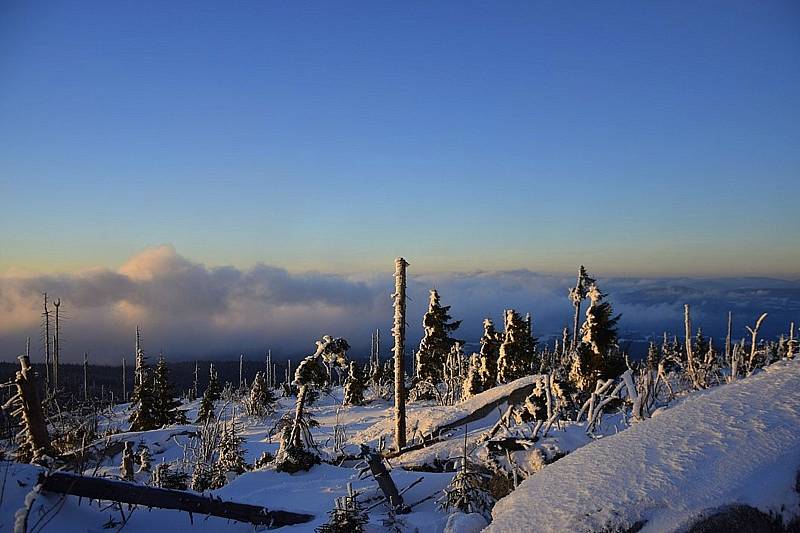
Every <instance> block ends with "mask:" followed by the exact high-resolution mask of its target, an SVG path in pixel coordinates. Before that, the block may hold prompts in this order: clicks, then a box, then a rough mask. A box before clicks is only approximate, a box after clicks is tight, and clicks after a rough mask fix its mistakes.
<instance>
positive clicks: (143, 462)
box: [136, 441, 153, 472]
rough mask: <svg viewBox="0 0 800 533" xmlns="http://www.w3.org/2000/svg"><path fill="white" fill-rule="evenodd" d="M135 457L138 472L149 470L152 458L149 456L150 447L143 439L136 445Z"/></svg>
mask: <svg viewBox="0 0 800 533" xmlns="http://www.w3.org/2000/svg"><path fill="white" fill-rule="evenodd" d="M136 457H137V459H138V460H137V462H138V463H139V472H149V471H150V468H151V463H152V460H153V459H152V457H151V456H150V448H148V447H147V444H145V443H144V441H141V442H139V445H138V446H137V447H136Z"/></svg>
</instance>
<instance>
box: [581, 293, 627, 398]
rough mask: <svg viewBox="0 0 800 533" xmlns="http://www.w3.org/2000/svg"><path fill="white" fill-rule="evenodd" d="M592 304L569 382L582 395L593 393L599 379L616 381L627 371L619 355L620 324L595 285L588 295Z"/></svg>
mask: <svg viewBox="0 0 800 533" xmlns="http://www.w3.org/2000/svg"><path fill="white" fill-rule="evenodd" d="M587 296H588V297H589V300H590V302H591V303H590V304H589V308H588V309H587V310H586V321H585V322H584V323H583V325H582V326H581V335H582V341H581V344H580V345H579V346H578V349H577V350H576V353H575V360H574V361H573V365H572V369H571V370H570V379H571V380H572V381H573V383H574V384H575V386H576V387H577V388H578V389H579V390H581V391H583V392H591V391H592V390H593V389H594V386H595V383H597V380H598V379H608V378H610V377H616V376H617V375H618V374H620V373H621V372H622V371H623V370H624V362H623V361H622V358H621V357H619V354H618V353H617V322H619V318H620V315H616V316H615V315H614V311H613V309H612V307H611V304H610V303H609V302H606V301H605V296H606V295H605V294H603V293H602V292H601V291H600V289H599V288H598V287H597V284H596V283H593V284H592V285H591V286H590V287H589V290H588V291H587Z"/></svg>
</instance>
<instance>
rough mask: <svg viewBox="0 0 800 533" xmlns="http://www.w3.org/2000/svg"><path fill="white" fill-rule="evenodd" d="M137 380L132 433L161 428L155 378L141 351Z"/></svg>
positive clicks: (132, 397) (134, 387) (131, 420)
mask: <svg viewBox="0 0 800 533" xmlns="http://www.w3.org/2000/svg"><path fill="white" fill-rule="evenodd" d="M137 365H138V368H137V379H136V380H135V383H134V386H133V394H131V403H132V404H133V412H132V413H131V416H130V418H129V421H130V423H131V428H130V430H131V431H149V430H151V429H158V428H160V427H161V417H160V416H159V412H158V407H157V405H156V398H155V395H154V390H153V389H154V377H153V373H152V372H151V370H150V367H149V366H148V364H147V358H146V357H145V355H144V352H143V351H142V350H141V349H140V350H138V353H137Z"/></svg>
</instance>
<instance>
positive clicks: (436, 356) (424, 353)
mask: <svg viewBox="0 0 800 533" xmlns="http://www.w3.org/2000/svg"><path fill="white" fill-rule="evenodd" d="M448 311H450V306H449V305H446V306H443V305H441V303H440V302H439V293H438V292H437V291H436V290H435V289H433V290H431V291H430V300H429V303H428V312H427V313H425V316H424V317H423V319H422V327H423V329H424V331H425V335H424V337H423V338H422V340H421V341H420V343H419V350H418V351H417V378H418V379H420V380H426V381H430V382H431V383H439V382H441V381H442V378H443V376H442V372H443V368H444V363H445V360H446V359H447V355H448V354H449V353H450V349H451V348H452V347H453V345H454V344H455V343H456V342H461V343H463V342H464V341H459V340H458V339H454V338H452V337H450V334H451V333H452V332H454V331H455V330H457V329H458V327H459V326H460V325H461V321H460V320H455V321H453V322H450V319H451V318H452V317H451V316H450V315H449V314H448Z"/></svg>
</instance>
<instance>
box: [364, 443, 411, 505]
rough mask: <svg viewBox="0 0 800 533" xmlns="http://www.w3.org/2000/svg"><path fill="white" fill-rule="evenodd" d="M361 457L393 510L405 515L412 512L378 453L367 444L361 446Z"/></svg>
mask: <svg viewBox="0 0 800 533" xmlns="http://www.w3.org/2000/svg"><path fill="white" fill-rule="evenodd" d="M361 457H363V458H364V460H365V461H366V462H367V465H368V466H369V469H370V472H371V473H372V477H374V478H375V481H376V482H377V483H378V487H379V488H380V489H381V492H383V495H384V497H385V498H386V501H387V502H388V503H389V505H390V507H391V508H392V510H393V511H394V512H395V513H397V514H404V513H408V512H410V511H411V509H410V508H409V507H408V506H407V505H405V504H404V503H403V496H402V494H400V491H398V490H397V485H395V483H394V480H393V479H392V476H391V475H390V474H389V471H388V470H387V469H386V465H385V464H384V462H383V457H382V456H381V455H380V454H379V453H378V452H376V451H374V450H372V449H370V447H369V446H367V445H366V444H362V445H361Z"/></svg>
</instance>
